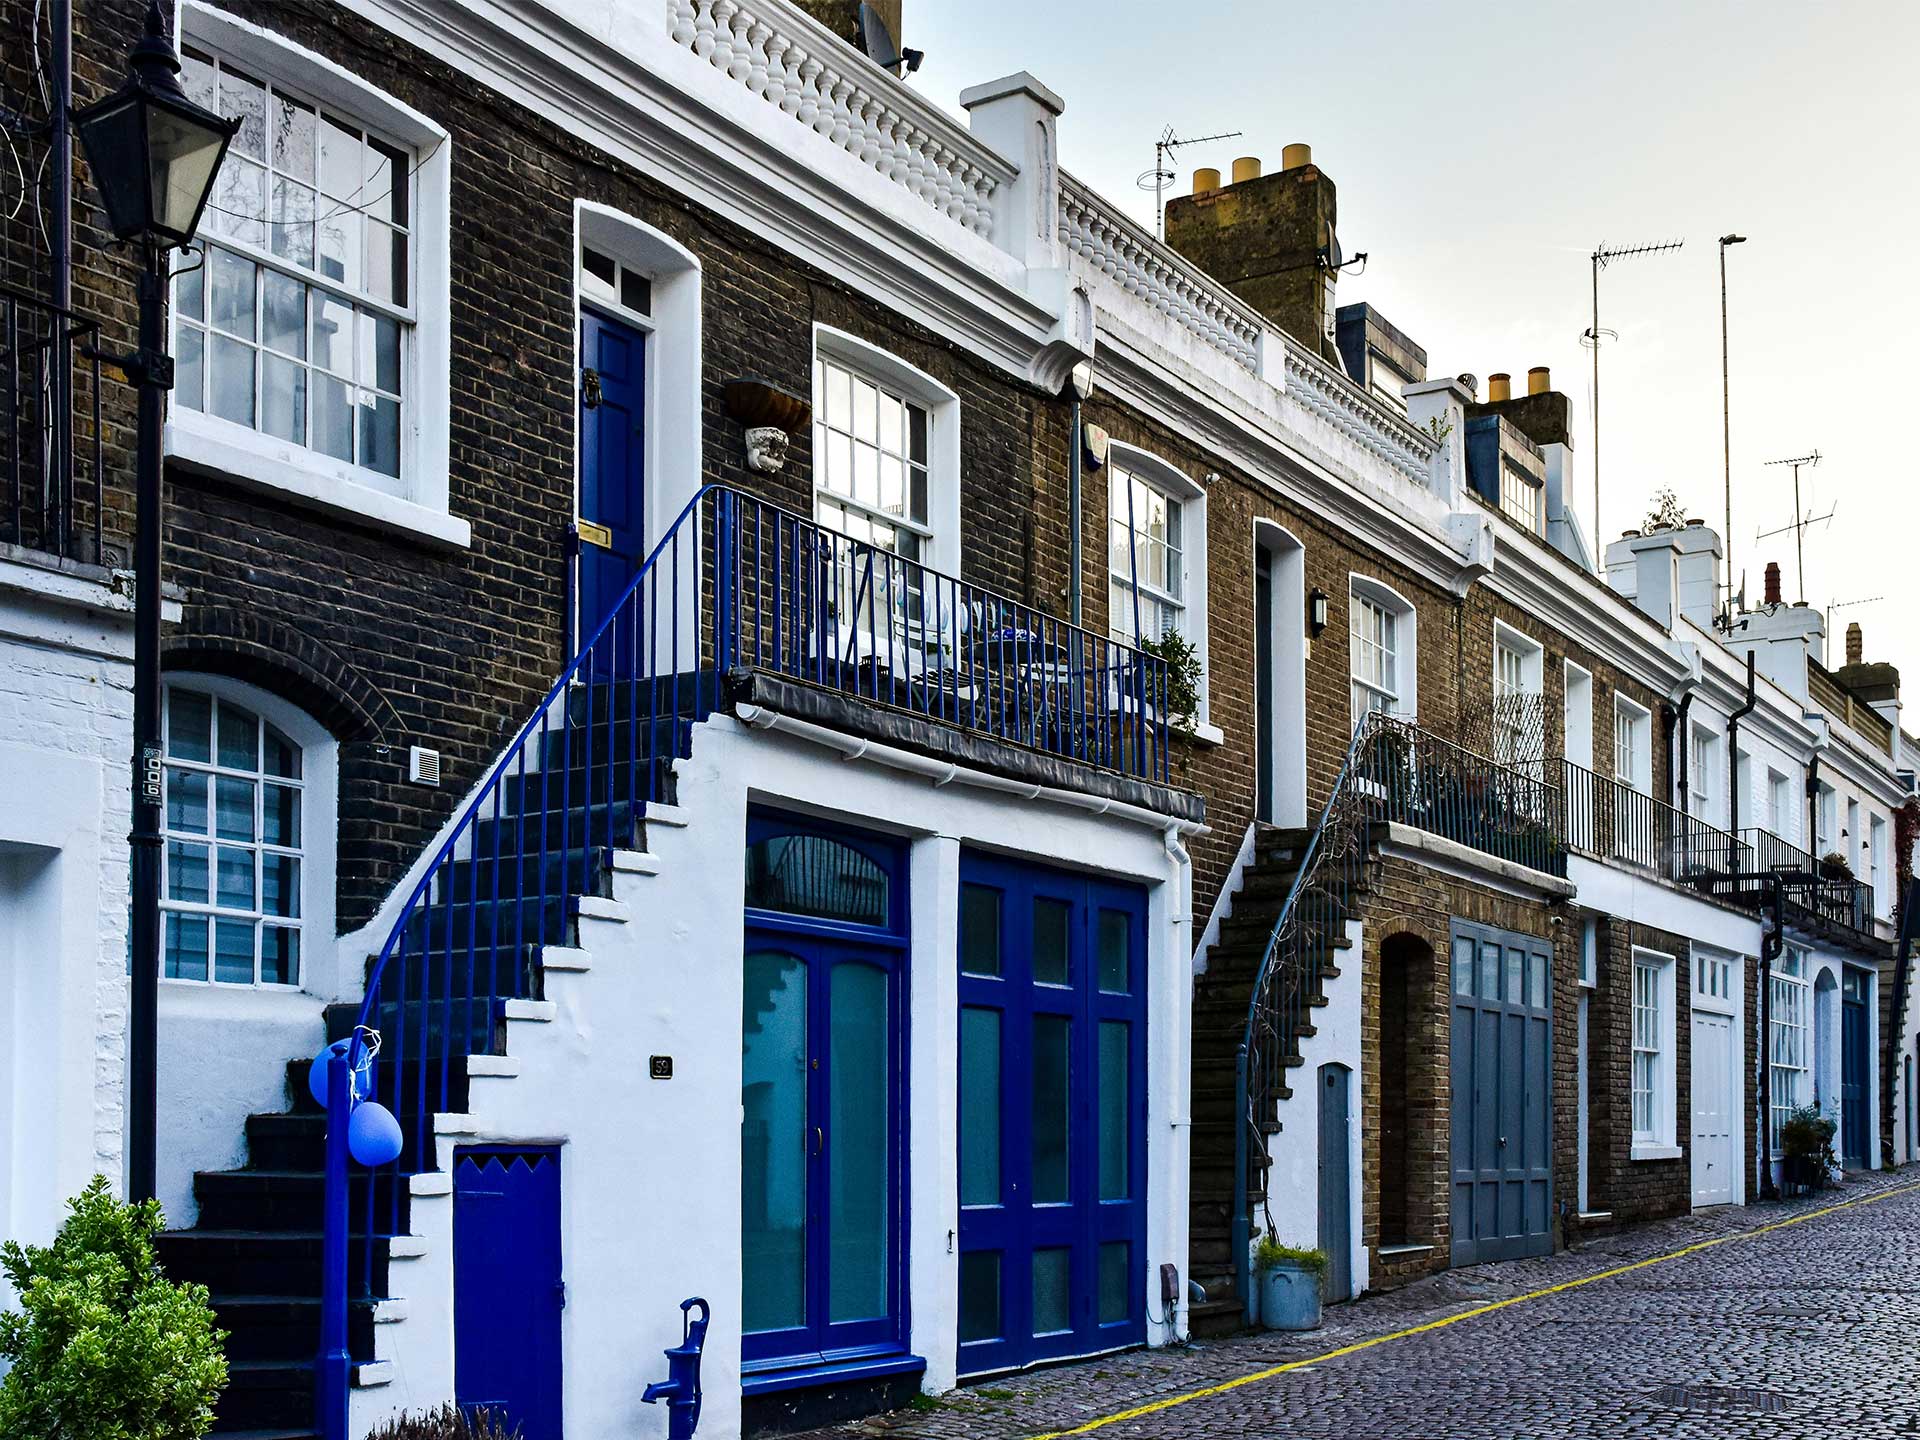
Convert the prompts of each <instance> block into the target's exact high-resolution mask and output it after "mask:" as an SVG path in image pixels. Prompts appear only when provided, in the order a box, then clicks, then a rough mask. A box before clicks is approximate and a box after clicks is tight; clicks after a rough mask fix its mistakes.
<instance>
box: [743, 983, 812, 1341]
mask: <svg viewBox="0 0 1920 1440" xmlns="http://www.w3.org/2000/svg"><path fill="white" fill-rule="evenodd" d="M745 979H746V986H745V993H744V1015H743V1019H744V1022H745V1023H744V1036H743V1043H742V1048H741V1085H740V1099H741V1106H742V1110H743V1112H744V1114H743V1118H742V1121H741V1127H740V1146H741V1156H740V1161H741V1163H740V1192H741V1193H740V1200H741V1217H740V1225H741V1262H742V1266H743V1269H744V1280H745V1283H744V1284H743V1286H742V1287H741V1289H742V1313H741V1324H742V1327H743V1328H744V1329H745V1330H746V1331H747V1332H748V1333H752V1332H754V1331H760V1330H784V1329H789V1328H792V1327H794V1326H797V1325H800V1324H802V1323H803V1322H804V1321H805V1319H806V1308H805V1301H806V1228H805V1226H806V1208H807V1156H806V1130H807V1084H806V1081H807V967H806V966H805V965H804V964H803V963H802V962H801V961H800V960H798V959H796V958H795V957H793V956H791V955H780V954H776V953H773V952H771V951H760V952H756V953H754V954H751V955H748V956H747V958H746V975H745Z"/></svg>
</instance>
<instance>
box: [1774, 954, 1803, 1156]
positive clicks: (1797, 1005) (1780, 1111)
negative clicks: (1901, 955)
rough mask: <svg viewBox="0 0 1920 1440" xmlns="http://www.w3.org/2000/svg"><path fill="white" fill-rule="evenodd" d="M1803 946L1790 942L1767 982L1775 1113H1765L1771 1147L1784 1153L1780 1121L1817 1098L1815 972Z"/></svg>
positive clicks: (1776, 1152) (1775, 1152)
mask: <svg viewBox="0 0 1920 1440" xmlns="http://www.w3.org/2000/svg"><path fill="white" fill-rule="evenodd" d="M1811 968H1812V967H1811V962H1810V957H1809V956H1808V954H1807V952H1806V951H1805V950H1802V949H1800V948H1799V947H1797V946H1793V945H1788V946H1785V947H1783V948H1782V950H1781V952H1780V955H1779V957H1778V958H1777V959H1776V960H1775V961H1774V962H1773V970H1772V973H1771V974H1770V975H1769V976H1768V977H1767V983H1768V984H1769V985H1770V986H1771V987H1772V991H1771V993H1770V995H1769V996H1768V1005H1769V1024H1770V1027H1771V1028H1770V1030H1769V1032H1768V1035H1767V1066H1768V1071H1769V1086H1770V1089H1771V1095H1770V1097H1769V1098H1770V1101H1771V1109H1772V1113H1771V1114H1770V1115H1769V1116H1768V1117H1767V1147H1768V1151H1769V1153H1770V1154H1771V1155H1772V1156H1773V1158H1774V1159H1776V1160H1777V1159H1779V1158H1780V1127H1781V1125H1782V1124H1783V1123H1784V1122H1785V1120H1786V1118H1787V1117H1788V1116H1789V1115H1790V1114H1792V1113H1793V1112H1794V1111H1795V1110H1797V1109H1799V1108H1800V1107H1801V1106H1803V1105H1805V1104H1807V1103H1808V1102H1809V1101H1810V1100H1811V1099H1812V1098H1813V1083H1812V1080H1811V1076H1812V1074H1813V976H1812V975H1811V973H1810V970H1811Z"/></svg>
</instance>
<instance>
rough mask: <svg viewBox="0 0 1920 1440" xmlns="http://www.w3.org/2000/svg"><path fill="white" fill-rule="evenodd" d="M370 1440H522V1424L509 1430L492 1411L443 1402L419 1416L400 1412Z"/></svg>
mask: <svg viewBox="0 0 1920 1440" xmlns="http://www.w3.org/2000/svg"><path fill="white" fill-rule="evenodd" d="M367 1440H520V1427H519V1426H518V1425H516V1426H514V1427H513V1428H512V1429H511V1430H509V1429H508V1428H507V1426H506V1424H505V1422H503V1421H501V1420H499V1419H497V1418H496V1417H495V1416H494V1414H493V1412H492V1411H491V1410H471V1411H468V1410H461V1409H460V1408H458V1407H457V1406H453V1405H443V1406H441V1407H440V1408H439V1409H438V1410H423V1411H421V1412H420V1413H419V1414H418V1415H400V1416H396V1417H395V1418H394V1419H392V1420H389V1421H387V1423H386V1424H384V1425H382V1426H381V1427H380V1428H379V1429H377V1430H375V1431H373V1432H372V1433H371V1434H369V1435H368V1436H367Z"/></svg>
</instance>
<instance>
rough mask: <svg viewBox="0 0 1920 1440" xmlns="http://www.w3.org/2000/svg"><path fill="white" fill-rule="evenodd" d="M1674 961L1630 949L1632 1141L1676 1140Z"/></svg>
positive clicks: (1661, 1142) (1652, 1143)
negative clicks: (1631, 954)
mask: <svg viewBox="0 0 1920 1440" xmlns="http://www.w3.org/2000/svg"><path fill="white" fill-rule="evenodd" d="M1673 970H1674V961H1673V957H1672V956H1671V955H1661V954H1658V953H1656V952H1654V951H1651V950H1641V949H1638V948H1637V947H1636V948H1635V950H1634V952H1633V1072H1632V1085H1633V1103H1632V1110H1633V1143H1634V1145H1635V1146H1637V1147H1648V1146H1660V1147H1664V1146H1671V1145H1672V1144H1673V1143H1674V1113H1675V1103H1674V1030H1675V1016H1674V993H1673V990H1674V986H1673Z"/></svg>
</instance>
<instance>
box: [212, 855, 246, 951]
mask: <svg viewBox="0 0 1920 1440" xmlns="http://www.w3.org/2000/svg"><path fill="white" fill-rule="evenodd" d="M214 855H215V860H214V869H215V872H216V876H217V883H218V886H219V889H218V891H217V895H218V903H219V905H220V907H221V908H222V909H225V910H251V909H253V899H254V889H253V851H251V850H243V849H236V848H235V847H233V846H230V845H222V846H220V847H218V848H217V849H216V850H215V852H214ZM249 933H251V932H249Z"/></svg>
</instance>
